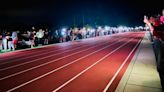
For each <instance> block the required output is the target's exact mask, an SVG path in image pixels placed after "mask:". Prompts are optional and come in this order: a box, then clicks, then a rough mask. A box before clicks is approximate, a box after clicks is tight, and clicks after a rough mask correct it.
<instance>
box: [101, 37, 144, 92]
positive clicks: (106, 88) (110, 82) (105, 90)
mask: <svg viewBox="0 0 164 92" xmlns="http://www.w3.org/2000/svg"><path fill="white" fill-rule="evenodd" d="M140 42H141V39H140V40H139V41H138V43H137V44H136V45H135V47H134V48H133V50H132V51H131V52H130V53H129V55H128V56H127V58H126V59H125V60H124V62H123V63H122V64H121V66H120V68H119V69H118V70H117V72H116V73H115V75H114V76H113V77H112V79H111V80H110V81H109V83H108V84H107V86H106V87H105V89H104V90H103V92H107V91H108V88H109V87H110V86H111V84H112V83H113V81H114V79H115V78H116V77H117V75H118V74H119V72H120V71H121V69H122V68H123V66H124V65H125V64H126V62H127V61H128V59H129V58H130V56H131V55H132V54H133V52H134V51H135V49H136V48H137V47H138V45H139V44H140Z"/></svg>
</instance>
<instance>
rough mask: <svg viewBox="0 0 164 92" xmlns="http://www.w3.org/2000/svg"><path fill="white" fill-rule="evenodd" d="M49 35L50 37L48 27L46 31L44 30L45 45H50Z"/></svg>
mask: <svg viewBox="0 0 164 92" xmlns="http://www.w3.org/2000/svg"><path fill="white" fill-rule="evenodd" d="M48 37H49V34H48V29H46V31H45V32H44V44H45V45H48Z"/></svg>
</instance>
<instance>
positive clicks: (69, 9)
mask: <svg viewBox="0 0 164 92" xmlns="http://www.w3.org/2000/svg"><path fill="white" fill-rule="evenodd" d="M163 8H164V0H5V1H2V0H1V1H0V11H1V12H0V24H1V25H17V24H25V25H26V24H48V25H53V26H67V25H68V26H71V25H73V24H77V25H80V24H82V23H83V20H84V23H85V24H90V25H94V24H97V25H105V24H106V25H111V26H117V25H127V26H135V25H143V23H142V20H143V15H145V14H146V15H153V14H158V13H159V14H161V11H162V9H163Z"/></svg>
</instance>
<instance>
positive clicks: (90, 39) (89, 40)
mask: <svg viewBox="0 0 164 92" xmlns="http://www.w3.org/2000/svg"><path fill="white" fill-rule="evenodd" d="M122 34H124V33H119V34H112V35H107V36H106V35H105V36H98V37H94V38H87V39H82V40H81V41H85V42H86V41H87V42H88V43H89V42H92V41H93V40H95V39H96V40H97V41H101V40H102V39H104V38H105V39H107V37H109V38H112V37H115V36H118V35H122ZM128 34H130V33H128ZM74 42H76V41H72V42H70V43H74ZM61 44H66V43H57V44H52V45H48V46H47V45H46V46H41V47H37V48H29V49H24V50H17V51H13V52H14V53H15V52H21V51H26V50H27V51H28V50H33V49H38V48H45V47H53V46H56V45H59V46H60V45H61ZM67 44H68V43H67ZM13 52H8V53H13ZM3 54H6V53H3ZM0 60H3V59H1V58H0ZM7 63H8V62H7ZM0 64H1V63H0Z"/></svg>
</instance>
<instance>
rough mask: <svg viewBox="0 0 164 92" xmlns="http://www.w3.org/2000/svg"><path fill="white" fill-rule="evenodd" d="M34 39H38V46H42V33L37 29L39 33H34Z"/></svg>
mask: <svg viewBox="0 0 164 92" xmlns="http://www.w3.org/2000/svg"><path fill="white" fill-rule="evenodd" d="M36 37H37V38H38V45H42V40H43V37H44V31H43V30H42V29H39V31H38V32H37V33H36Z"/></svg>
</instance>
